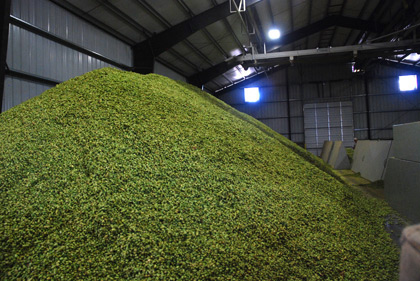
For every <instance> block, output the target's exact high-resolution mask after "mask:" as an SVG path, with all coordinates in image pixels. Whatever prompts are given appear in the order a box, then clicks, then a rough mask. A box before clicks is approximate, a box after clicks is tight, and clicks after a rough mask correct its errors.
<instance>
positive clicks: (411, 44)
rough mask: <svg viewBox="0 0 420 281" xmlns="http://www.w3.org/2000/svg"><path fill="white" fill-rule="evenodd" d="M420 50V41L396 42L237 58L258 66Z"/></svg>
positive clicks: (248, 55) (241, 61) (249, 55)
mask: <svg viewBox="0 0 420 281" xmlns="http://www.w3.org/2000/svg"><path fill="white" fill-rule="evenodd" d="M419 48H420V41H413V40H405V41H395V42H383V43H372V44H363V45H353V46H341V47H332V48H317V49H309V50H298V51H285V52H275V53H267V54H254V55H252V54H247V55H245V56H240V57H237V58H236V60H237V61H239V62H240V63H243V62H251V63H252V64H253V65H254V64H255V62H256V64H258V62H264V61H267V60H269V61H270V63H272V64H276V62H275V60H276V59H280V58H290V57H293V58H297V57H304V56H319V55H321V56H325V55H328V54H344V53H350V54H352V53H354V52H357V56H358V57H359V56H360V55H361V54H365V53H370V52H372V51H375V53H376V52H377V51H381V52H384V51H387V50H397V51H398V52H401V51H403V50H404V51H405V50H411V51H413V52H414V51H416V50H418V49H419Z"/></svg>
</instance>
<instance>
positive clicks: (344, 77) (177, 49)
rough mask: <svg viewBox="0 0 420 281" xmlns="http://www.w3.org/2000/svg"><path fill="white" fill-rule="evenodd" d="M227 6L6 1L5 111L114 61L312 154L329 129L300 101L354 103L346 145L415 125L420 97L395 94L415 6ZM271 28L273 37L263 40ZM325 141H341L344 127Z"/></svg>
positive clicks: (414, 65) (327, 1) (407, 67)
mask: <svg viewBox="0 0 420 281" xmlns="http://www.w3.org/2000/svg"><path fill="white" fill-rule="evenodd" d="M229 3H230V2H229V1H216V0H212V1H210V0H209V1H200V2H198V1H183V0H179V1H178V0H177V1H161V2H158V1H153V3H152V2H150V3H148V2H147V1H134V0H133V1H96V0H95V1H94V0H89V1H65V0H55V1H36V2H34V1H25V0H22V1H5V2H4V5H5V9H3V10H4V11H5V13H6V14H5V17H4V19H3V30H4V31H5V32H6V33H4V34H3V41H2V62H1V63H2V66H3V65H4V67H2V69H5V73H4V74H3V77H1V80H2V81H4V85H5V87H4V89H3V93H2V96H1V97H2V98H1V101H2V104H1V108H2V111H5V110H7V109H9V108H11V107H13V106H15V105H17V104H19V103H21V102H23V101H25V100H26V99H28V98H30V97H34V96H36V95H38V94H40V93H41V92H43V91H45V90H46V89H48V88H49V87H51V86H53V85H55V84H57V83H60V82H62V81H65V80H68V79H69V78H72V77H74V76H77V75H80V74H83V73H85V72H87V71H90V70H93V69H96V68H99V67H104V66H114V67H117V68H121V69H124V70H131V71H135V72H139V73H151V72H155V73H159V74H163V75H167V76H169V77H171V78H174V79H178V80H184V81H188V82H190V83H192V84H194V85H196V86H198V87H202V88H203V89H204V90H206V91H208V92H210V93H211V94H213V95H215V96H216V97H218V98H220V99H222V100H223V101H225V102H227V103H228V104H230V105H231V106H233V107H235V108H237V109H238V110H240V111H243V112H245V113H247V114H250V115H251V116H253V117H255V118H257V119H258V120H260V121H262V122H263V123H265V124H266V125H268V126H270V127H271V128H272V129H274V130H275V131H277V132H279V133H280V134H283V135H285V136H286V137H288V138H289V139H291V140H292V141H294V142H295V143H297V144H299V145H301V146H304V145H305V144H306V148H308V149H309V150H310V151H312V152H313V153H316V154H317V155H319V153H320V150H321V148H322V140H319V139H318V138H317V136H321V139H322V138H324V137H325V132H315V131H316V130H313V129H309V128H312V127H313V124H306V125H305V121H304V107H305V106H311V104H315V103H320V102H324V105H327V104H328V102H335V101H338V102H344V101H345V102H350V104H348V106H346V108H345V112H346V115H347V117H348V118H347V119H346V121H345V123H346V124H345V126H344V128H343V134H344V137H343V141H345V142H346V146H351V144H352V142H353V138H354V137H356V138H358V139H392V125H394V124H400V123H407V122H413V121H418V120H420V111H419V104H420V100H419V99H420V98H419V95H418V94H415V91H414V92H413V91H409V92H406V93H404V92H401V91H400V90H399V88H398V79H399V76H401V75H415V74H416V73H417V72H418V65H419V63H420V57H419V56H418V54H417V53H416V50H417V49H418V42H417V41H416V30H417V29H418V26H417V23H418V10H419V9H420V8H419V3H418V2H416V1H408V0H404V1H363V0H360V1H359V0H358V1H333V0H324V1H292V0H290V1H286V2H281V1H246V2H244V3H245V5H244V6H241V7H233V6H234V5H232V3H230V4H229ZM239 4H241V3H240V1H238V5H239ZM8 5H10V6H11V8H10V18H9V17H8V15H7V12H6V11H7V10H8V9H7V6H8ZM236 8H243V9H244V10H245V11H244V12H242V13H239V14H238V13H236ZM9 22H10V23H9ZM7 27H8V28H7ZM274 27H275V28H278V30H279V31H280V32H281V36H280V38H278V39H270V38H269V37H268V31H269V30H270V29H271V28H274ZM245 28H246V29H245ZM6 35H7V36H6ZM367 46H370V48H373V49H370V48H368V47H367ZM6 50H8V52H7V57H5V55H6ZM303 50H308V51H307V53H304V52H302V51H303ZM264 51H265V52H266V54H270V53H276V54H277V58H270V59H265V58H264V56H265V54H264ZM287 52H291V53H287ZM308 52H309V53H308ZM255 54H258V55H260V56H261V58H260V59H256V58H255V57H253V55H255ZM244 55H248V58H244V60H240V58H241V57H242V56H244ZM248 87H259V92H260V95H261V100H260V101H259V102H258V103H246V102H245V100H244V94H243V90H244V88H248ZM351 115H352V116H351ZM308 118H309V117H308ZM305 126H306V127H305ZM305 130H307V131H305ZM305 132H306V135H305ZM329 134H332V135H334V136H335V135H337V134H338V137H340V136H339V134H341V128H335V130H334V131H333V132H331V131H330V132H329ZM326 136H327V137H330V136H328V133H327V135H326ZM305 137H306V139H305Z"/></svg>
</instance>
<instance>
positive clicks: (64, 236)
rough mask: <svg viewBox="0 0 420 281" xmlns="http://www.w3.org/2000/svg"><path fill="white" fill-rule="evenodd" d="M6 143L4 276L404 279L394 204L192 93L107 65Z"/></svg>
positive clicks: (67, 88) (38, 102)
mask: <svg viewBox="0 0 420 281" xmlns="http://www.w3.org/2000/svg"><path fill="white" fill-rule="evenodd" d="M0 141H1V145H0V188H1V189H0V190H1V197H0V200H1V201H0V203H1V205H2V208H1V209H0V222H1V227H0V239H1V242H0V252H1V259H0V268H1V271H0V278H1V279H18V278H21V279H31V278H32V279H36V280H47V279H49V278H50V279H64V280H77V279H84V280H89V279H91V280H100V279H126V280H133V279H142V280H143V279H150V280H171V279H174V280H203V279H219V280H292V279H310V280H316V279H319V280H325V279H331V280H338V279H345V280H392V279H393V278H395V274H396V272H397V269H398V253H397V250H396V248H395V246H394V245H393V244H392V241H391V239H390V238H389V236H388V234H387V233H386V232H385V230H384V227H383V221H384V216H386V215H387V214H388V213H389V212H390V209H389V208H387V207H386V206H385V205H384V204H383V203H381V202H380V201H378V200H375V199H369V198H365V197H363V196H362V195H361V194H360V193H358V192H357V191H354V190H351V189H349V188H348V187H347V186H345V185H344V184H342V183H341V182H339V181H338V180H337V179H336V178H334V177H333V176H331V174H329V173H328V168H326V167H325V166H322V165H321V164H320V162H319V161H318V162H317V160H314V157H313V156H311V155H310V154H309V153H306V152H304V151H303V150H301V149H300V148H298V147H297V146H295V145H294V144H293V143H291V142H289V141H288V140H287V139H285V138H283V137H282V136H280V135H278V134H277V133H275V132H273V131H272V130H270V129H269V128H268V127H266V126H264V125H263V124H261V123H259V122H258V121H256V120H255V119H252V118H250V117H249V116H246V115H244V114H241V113H239V112H237V111H235V110H234V109H232V108H231V107H229V106H227V105H226V104H224V103H222V102H220V101H218V100H216V99H215V98H213V97H212V96H210V95H208V94H206V93H204V92H201V91H199V90H198V89H196V88H193V87H191V86H189V85H185V84H183V83H177V82H175V81H172V80H170V79H168V78H165V77H162V76H158V75H146V76H142V75H138V74H134V73H128V72H122V71H118V70H114V69H109V68H107V69H101V70H96V71H93V72H90V73H87V74H85V75H83V76H80V77H77V78H75V79H72V80H69V81H67V82H65V83H62V84H60V85H58V86H57V87H55V88H53V89H51V90H48V91H46V92H45V93H43V94H42V95H40V96H39V97H36V98H34V99H31V100H29V101H27V102H25V103H23V104H21V105H19V106H17V107H15V108H12V109H10V110H8V111H6V112H4V113H2V114H1V115H0Z"/></svg>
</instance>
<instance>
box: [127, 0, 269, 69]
mask: <svg viewBox="0 0 420 281" xmlns="http://www.w3.org/2000/svg"><path fill="white" fill-rule="evenodd" d="M260 1H262V0H248V1H247V6H251V5H254V4H256V3H258V2H260ZM229 15H230V11H229V1H226V2H223V3H222V4H220V5H217V6H216V7H213V8H211V9H209V10H207V11H204V12H202V13H201V14H198V15H196V16H194V17H192V18H190V19H188V20H185V21H183V22H181V23H178V24H176V25H174V26H172V27H171V28H168V29H166V30H164V31H162V32H161V33H158V34H156V35H153V36H151V37H150V38H148V39H147V40H145V41H143V42H141V43H138V44H137V45H135V46H134V48H133V53H134V65H136V66H138V67H141V66H142V65H144V61H146V63H148V61H149V60H150V58H152V59H153V58H154V57H157V56H158V55H160V54H162V53H163V52H165V51H167V50H169V49H170V48H171V47H172V46H174V45H176V44H177V43H179V42H181V41H183V40H185V39H186V38H188V37H189V36H190V35H192V34H194V33H195V32H197V31H199V30H201V29H203V28H204V27H206V26H208V25H210V24H212V23H214V22H217V21H219V20H221V19H224V18H226V17H228V16H229Z"/></svg>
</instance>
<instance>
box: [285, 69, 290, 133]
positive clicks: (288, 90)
mask: <svg viewBox="0 0 420 281" xmlns="http://www.w3.org/2000/svg"><path fill="white" fill-rule="evenodd" d="M285 73H286V98H287V125H288V134H289V139H290V140H292V125H291V123H292V122H291V120H290V119H291V118H290V83H289V71H288V68H286V72H285Z"/></svg>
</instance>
